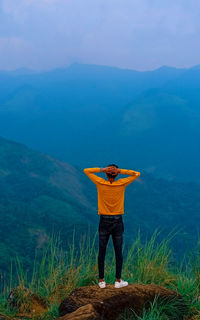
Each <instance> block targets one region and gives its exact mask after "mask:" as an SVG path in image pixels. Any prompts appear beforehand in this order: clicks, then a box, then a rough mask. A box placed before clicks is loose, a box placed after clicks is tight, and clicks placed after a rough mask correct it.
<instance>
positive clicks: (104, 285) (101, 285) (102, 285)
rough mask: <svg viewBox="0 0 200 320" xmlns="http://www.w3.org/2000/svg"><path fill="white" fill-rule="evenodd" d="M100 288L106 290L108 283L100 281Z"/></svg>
mask: <svg viewBox="0 0 200 320" xmlns="http://www.w3.org/2000/svg"><path fill="white" fill-rule="evenodd" d="M99 287H100V288H101V289H103V288H105V287H106V282H105V281H99Z"/></svg>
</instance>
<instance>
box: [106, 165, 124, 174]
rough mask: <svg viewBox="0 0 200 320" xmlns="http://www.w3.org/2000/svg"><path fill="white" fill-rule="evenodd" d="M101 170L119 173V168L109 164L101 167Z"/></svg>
mask: <svg viewBox="0 0 200 320" xmlns="http://www.w3.org/2000/svg"><path fill="white" fill-rule="evenodd" d="M102 172H105V173H110V174H118V173H120V169H119V168H116V167H114V166H110V167H106V168H103V169H102Z"/></svg>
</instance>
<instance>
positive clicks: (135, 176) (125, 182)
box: [118, 169, 140, 186]
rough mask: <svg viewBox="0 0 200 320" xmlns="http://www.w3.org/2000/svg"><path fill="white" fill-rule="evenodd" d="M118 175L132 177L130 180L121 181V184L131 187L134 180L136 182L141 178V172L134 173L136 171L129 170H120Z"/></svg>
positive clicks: (123, 179)
mask: <svg viewBox="0 0 200 320" xmlns="http://www.w3.org/2000/svg"><path fill="white" fill-rule="evenodd" d="M118 173H121V174H128V175H130V177H128V178H122V179H119V180H120V182H122V183H123V184H124V185H126V186H127V185H129V184H130V183H131V182H133V181H134V180H136V179H137V178H139V176H140V172H138V171H134V170H127V169H118ZM119 180H118V181H119Z"/></svg>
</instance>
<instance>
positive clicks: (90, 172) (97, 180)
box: [83, 168, 104, 184]
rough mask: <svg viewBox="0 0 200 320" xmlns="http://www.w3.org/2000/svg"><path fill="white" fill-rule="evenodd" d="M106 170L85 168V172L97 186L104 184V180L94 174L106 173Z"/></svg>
mask: <svg viewBox="0 0 200 320" xmlns="http://www.w3.org/2000/svg"><path fill="white" fill-rule="evenodd" d="M103 169H104V168H85V169H84V170H83V171H84V172H85V174H86V175H87V176H88V178H89V179H90V180H92V181H93V182H94V183H95V184H97V183H102V182H104V179H103V178H100V177H98V176H97V175H96V174H94V172H104V171H103Z"/></svg>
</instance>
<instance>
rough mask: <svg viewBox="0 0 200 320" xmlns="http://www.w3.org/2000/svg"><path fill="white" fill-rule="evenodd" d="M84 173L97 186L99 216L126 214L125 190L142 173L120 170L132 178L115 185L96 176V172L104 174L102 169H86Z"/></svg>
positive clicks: (119, 180)
mask: <svg viewBox="0 0 200 320" xmlns="http://www.w3.org/2000/svg"><path fill="white" fill-rule="evenodd" d="M84 172H85V174H86V175H87V176H88V178H90V179H91V180H92V181H93V182H94V183H95V184H96V187H97V192H98V214H106V215H116V214H124V191H125V188H126V187H127V186H128V185H129V184H130V183H131V182H133V181H134V180H136V179H137V178H138V177H139V176H140V172H137V171H133V170H126V169H120V173H121V174H128V175H130V177H128V178H122V179H118V180H116V181H114V182H113V183H110V182H109V181H108V180H105V179H103V178H101V177H98V176H97V175H96V174H94V173H95V172H102V170H101V168H86V169H84Z"/></svg>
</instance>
